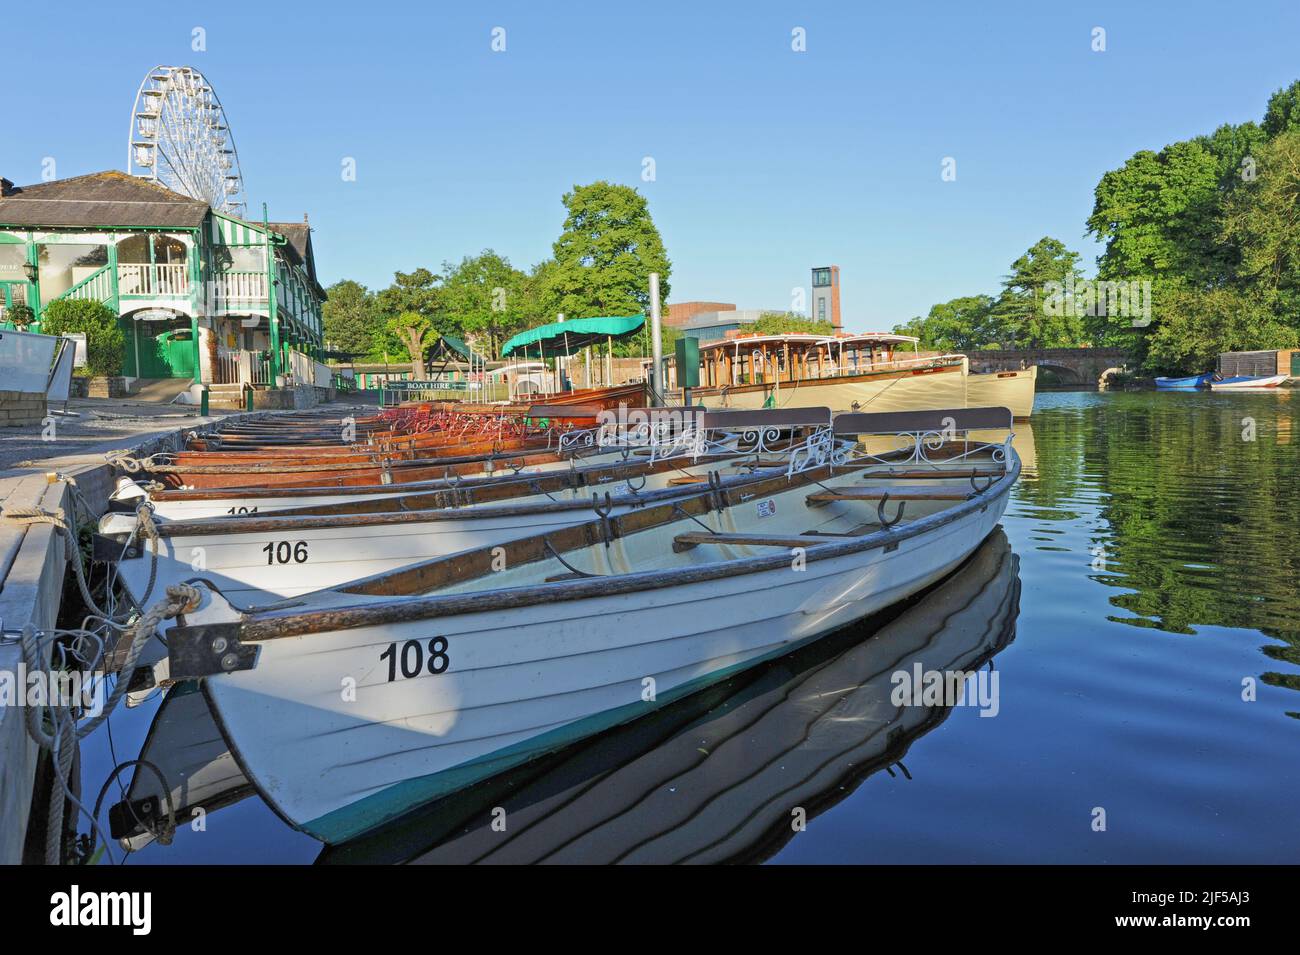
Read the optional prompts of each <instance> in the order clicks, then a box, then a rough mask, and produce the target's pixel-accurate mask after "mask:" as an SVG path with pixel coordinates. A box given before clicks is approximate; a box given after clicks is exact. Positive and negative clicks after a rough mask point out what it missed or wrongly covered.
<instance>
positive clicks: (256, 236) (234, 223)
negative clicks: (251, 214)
mask: <svg viewBox="0 0 1300 955" xmlns="http://www.w3.org/2000/svg"><path fill="white" fill-rule="evenodd" d="M271 236H272V238H271V241H272V242H276V243H283V241H284V238H283V236H281V235H280V234H279V233H277V232H272V233H271ZM212 244H213V245H266V231H265V230H264V229H263V228H262V227H261V226H260V225H254V224H253V223H251V222H245V221H244V220H243V219H236V218H234V217H233V216H227V215H223V214H222V213H220V212H215V211H214V212H213V213H212Z"/></svg>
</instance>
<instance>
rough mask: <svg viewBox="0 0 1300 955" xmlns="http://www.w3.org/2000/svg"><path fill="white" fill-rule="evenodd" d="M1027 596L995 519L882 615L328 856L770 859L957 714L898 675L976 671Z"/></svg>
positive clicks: (1004, 637) (1010, 632)
mask: <svg viewBox="0 0 1300 955" xmlns="http://www.w3.org/2000/svg"><path fill="white" fill-rule="evenodd" d="M1019 598H1020V580H1019V576H1018V558H1017V557H1016V555H1015V554H1013V553H1012V552H1011V548H1010V546H1009V544H1008V543H1007V539H1006V536H1005V535H1004V534H1003V533H1002V531H1001V530H1000V529H999V530H997V531H995V532H994V534H993V535H991V536H990V537H989V539H988V540H987V541H986V542H985V543H984V544H983V546H981V547H980V549H979V550H978V551H976V553H975V554H974V555H972V557H971V558H970V560H969V561H967V563H965V564H964V565H963V566H962V567H961V568H960V569H958V570H957V571H956V572H954V573H953V574H952V575H951V576H950V577H948V578H946V579H945V580H944V581H943V582H941V583H939V584H937V585H936V586H934V587H933V588H931V589H930V590H928V591H926V592H924V593H923V594H921V595H920V596H919V597H917V598H915V599H913V600H912V601H909V602H907V603H905V604H903V605H902V607H901V610H900V609H899V608H895V611H894V612H893V613H892V614H891V615H890V616H889V617H888V618H886V619H884V620H883V621H882V618H881V617H876V618H873V619H871V620H869V621H866V622H865V623H864V624H863V625H861V626H857V627H854V628H851V629H849V630H845V631H842V632H841V633H839V634H835V635H832V636H830V637H826V638H824V639H822V640H820V641H818V642H817V643H815V644H813V645H811V646H809V647H807V648H805V649H803V650H800V651H797V652H795V653H792V654H790V655H788V656H786V657H783V658H781V659H779V660H777V661H774V662H773V663H771V664H769V665H767V666H765V667H759V668H757V669H756V670H755V671H754V672H753V673H751V674H749V676H748V678H745V677H743V676H742V677H740V678H737V679H735V680H731V681H728V682H726V683H724V684H722V685H720V686H719V687H716V688H714V690H713V691H711V692H707V693H704V694H700V695H699V696H697V697H692V698H690V699H687V700H683V701H682V702H681V704H676V705H673V706H670V707H667V708H665V709H664V710H663V711H661V712H659V713H657V714H655V715H653V716H650V717H647V718H645V719H643V720H638V721H637V722H635V723H633V724H630V725H628V726H625V727H623V728H621V729H618V730H615V731H613V732H610V733H606V734H604V735H603V736H600V737H598V738H596V739H594V740H592V741H590V742H589V743H587V744H585V745H582V746H579V747H575V748H572V749H570V750H567V751H565V752H563V753H560V754H556V755H555V756H553V757H551V758H549V759H546V760H542V761H539V762H537V763H534V764H532V765H531V766H525V767H523V768H522V769H520V770H517V771H515V772H513V773H508V774H504V775H503V776H501V777H498V778H496V779H493V780H489V781H487V782H486V783H483V784H480V785H478V786H475V787H473V788H471V789H467V790H464V791H462V792H460V793H457V794H454V795H452V796H449V797H447V798H444V799H442V800H440V801H439V802H438V803H435V804H432V805H430V806H428V807H426V808H425V809H423V810H421V811H420V813H418V814H417V815H416V816H413V817H411V818H410V819H408V820H407V821H406V822H405V823H404V824H398V825H396V826H390V827H389V828H388V829H386V830H383V831H380V832H377V833H374V834H371V835H369V836H365V837H362V838H361V839H358V840H354V841H353V842H351V843H349V844H345V845H341V846H336V847H330V848H327V849H326V850H325V851H324V852H323V853H322V855H321V859H320V861H323V862H330V863H345V862H381V861H384V862H399V861H418V862H428V863H439V864H441V863H480V862H484V863H530V862H561V863H563V862H570V863H612V862H630V863H677V862H705V863H716V862H748V861H758V860H761V859H763V858H765V857H767V856H769V855H771V854H772V853H773V852H775V851H776V850H777V849H779V848H780V847H781V846H782V845H784V844H785V842H786V841H787V840H789V839H790V838H791V836H792V835H793V832H794V830H793V828H792V825H791V822H792V818H793V817H792V810H794V809H795V808H796V807H799V808H802V809H803V810H804V811H805V812H806V814H807V816H808V817H809V818H811V817H812V816H814V815H816V814H817V813H819V812H820V811H822V810H824V809H826V808H828V807H829V806H831V805H833V804H834V803H836V802H838V801H839V800H840V799H842V798H844V797H845V796H847V795H848V794H849V793H851V792H852V791H853V790H854V789H855V788H856V787H857V786H858V785H859V784H860V783H861V782H862V781H863V780H864V779H866V778H867V777H868V776H870V775H871V774H872V773H874V772H876V771H878V770H881V769H886V768H888V767H890V766H891V765H892V764H894V763H896V762H897V761H898V760H899V759H901V758H902V756H903V754H904V753H905V752H906V751H907V749H908V747H909V746H910V745H911V743H912V742H913V741H914V740H916V739H917V738H919V737H920V736H922V735H924V734H925V733H927V732H929V731H930V730H932V729H934V728H935V727H936V726H938V725H939V724H940V723H941V722H943V720H944V719H946V718H947V716H948V714H949V713H950V712H951V708H950V707H947V706H942V705H938V706H923V705H916V706H897V705H895V704H894V703H893V702H892V701H891V697H892V696H893V695H894V690H895V680H894V675H895V674H897V673H900V672H906V673H908V674H911V673H913V672H914V670H915V667H916V665H917V664H919V665H920V666H921V668H922V670H924V671H947V672H950V673H951V672H953V671H958V670H962V671H974V670H976V669H978V668H979V667H980V666H982V665H983V664H984V663H986V662H988V661H989V660H990V659H991V658H992V657H993V655H994V654H996V653H997V652H999V651H1000V650H1001V649H1002V648H1003V647H1005V646H1006V645H1007V644H1008V643H1010V642H1011V640H1012V639H1013V637H1014V635H1015V622H1016V616H1017V613H1018V612H1019ZM970 702H972V703H973V702H974V701H973V700H971V701H970ZM494 822H495V823H496V824H495V826H494ZM503 822H504V831H501V830H502V823H503Z"/></svg>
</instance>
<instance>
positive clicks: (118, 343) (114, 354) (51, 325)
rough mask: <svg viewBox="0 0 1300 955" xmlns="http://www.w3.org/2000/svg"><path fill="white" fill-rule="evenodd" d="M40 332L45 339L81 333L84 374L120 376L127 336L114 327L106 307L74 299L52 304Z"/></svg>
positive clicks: (115, 325)
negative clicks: (84, 365) (51, 336)
mask: <svg viewBox="0 0 1300 955" xmlns="http://www.w3.org/2000/svg"><path fill="white" fill-rule="evenodd" d="M41 331H42V332H43V333H45V334H46V335H66V334H70V333H72V332H84V333H85V335H86V373H87V374H89V375H91V376H94V377H97V378H98V377H105V378H111V377H113V376H114V375H120V374H121V373H122V356H123V353H124V352H125V350H126V336H125V335H123V334H122V329H121V327H119V325H118V324H117V315H116V314H115V313H114V312H113V310H112V309H111V308H109V307H108V306H107V305H103V304H101V303H100V302H91V301H86V300H73V299H59V300H58V301H55V302H51V303H50V305H49V308H47V309H46V310H45V315H44V316H43V317H42V319H41Z"/></svg>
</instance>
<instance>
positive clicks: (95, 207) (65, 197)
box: [0, 170, 208, 229]
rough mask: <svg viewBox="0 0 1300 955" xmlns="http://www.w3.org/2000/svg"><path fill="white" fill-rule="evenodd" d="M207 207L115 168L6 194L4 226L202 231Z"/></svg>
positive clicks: (1, 204) (1, 205)
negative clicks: (144, 228) (201, 227)
mask: <svg viewBox="0 0 1300 955" xmlns="http://www.w3.org/2000/svg"><path fill="white" fill-rule="evenodd" d="M207 214H208V204H207V203H206V202H204V201H202V200H201V199H191V198H190V197H189V196H182V195H181V194H180V193H176V192H172V191H171V190H170V189H168V188H166V187H164V186H160V185H158V184H157V183H152V182H149V181H147V180H144V179H141V178H139V177H138V176H132V175H128V174H127V173H124V172H118V171H116V170H107V171H105V172H95V173H90V174H89V175H86V176H74V177H73V178H71V179H56V180H55V181H53V182H42V183H37V184H36V185H32V186H20V187H16V188H14V189H11V190H7V192H6V195H5V196H4V197H3V198H0V225H5V226H25V227H41V226H50V227H63V228H95V227H114V226H116V227H119V228H121V227H126V226H141V227H146V228H170V229H197V228H199V227H200V226H202V225H203V220H204V218H205V217H206V216H207Z"/></svg>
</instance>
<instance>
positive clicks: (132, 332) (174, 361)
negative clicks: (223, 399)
mask: <svg viewBox="0 0 1300 955" xmlns="http://www.w3.org/2000/svg"><path fill="white" fill-rule="evenodd" d="M126 321H127V322H128V324H129V327H128V328H127V329H126V331H127V340H126V367H125V369H124V373H125V374H127V375H131V376H133V377H136V378H193V377H194V338H193V333H192V332H191V331H190V329H189V328H169V329H167V330H165V331H161V332H154V331H152V329H153V328H157V325H156V324H153V325H151V323H149V322H139V321H131V320H130V319H127V320H126ZM132 336H134V338H133V337H132ZM137 356H139V363H138V366H137V362H136V358H137Z"/></svg>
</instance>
